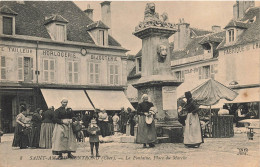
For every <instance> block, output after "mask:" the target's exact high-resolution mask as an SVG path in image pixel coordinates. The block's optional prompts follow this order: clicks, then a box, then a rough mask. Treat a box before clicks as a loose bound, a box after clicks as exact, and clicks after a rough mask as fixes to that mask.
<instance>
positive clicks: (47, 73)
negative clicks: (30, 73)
mask: <svg viewBox="0 0 260 167" xmlns="http://www.w3.org/2000/svg"><path fill="white" fill-rule="evenodd" d="M43 81H44V82H51V83H53V82H55V60H51V59H44V60H43Z"/></svg>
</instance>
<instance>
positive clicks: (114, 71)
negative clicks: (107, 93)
mask: <svg viewBox="0 0 260 167" xmlns="http://www.w3.org/2000/svg"><path fill="white" fill-rule="evenodd" d="M109 84H111V85H118V84H119V74H118V65H109Z"/></svg>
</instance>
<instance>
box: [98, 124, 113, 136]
mask: <svg viewBox="0 0 260 167" xmlns="http://www.w3.org/2000/svg"><path fill="white" fill-rule="evenodd" d="M99 127H100V133H101V135H102V137H106V136H109V135H110V134H109V129H108V122H105V121H99Z"/></svg>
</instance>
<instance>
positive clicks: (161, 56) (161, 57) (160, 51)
mask: <svg viewBox="0 0 260 167" xmlns="http://www.w3.org/2000/svg"><path fill="white" fill-rule="evenodd" d="M167 51H168V49H167V46H165V45H163V44H160V45H158V46H157V55H158V62H161V63H163V62H164V61H165V59H166V57H167Z"/></svg>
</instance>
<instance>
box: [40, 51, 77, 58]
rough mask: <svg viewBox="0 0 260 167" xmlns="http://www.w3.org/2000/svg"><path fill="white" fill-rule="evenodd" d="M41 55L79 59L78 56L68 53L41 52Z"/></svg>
mask: <svg viewBox="0 0 260 167" xmlns="http://www.w3.org/2000/svg"><path fill="white" fill-rule="evenodd" d="M40 54H41V55H42V56H54V57H62V58H78V56H77V54H76V53H74V52H68V51H57V50H41V51H40Z"/></svg>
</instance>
